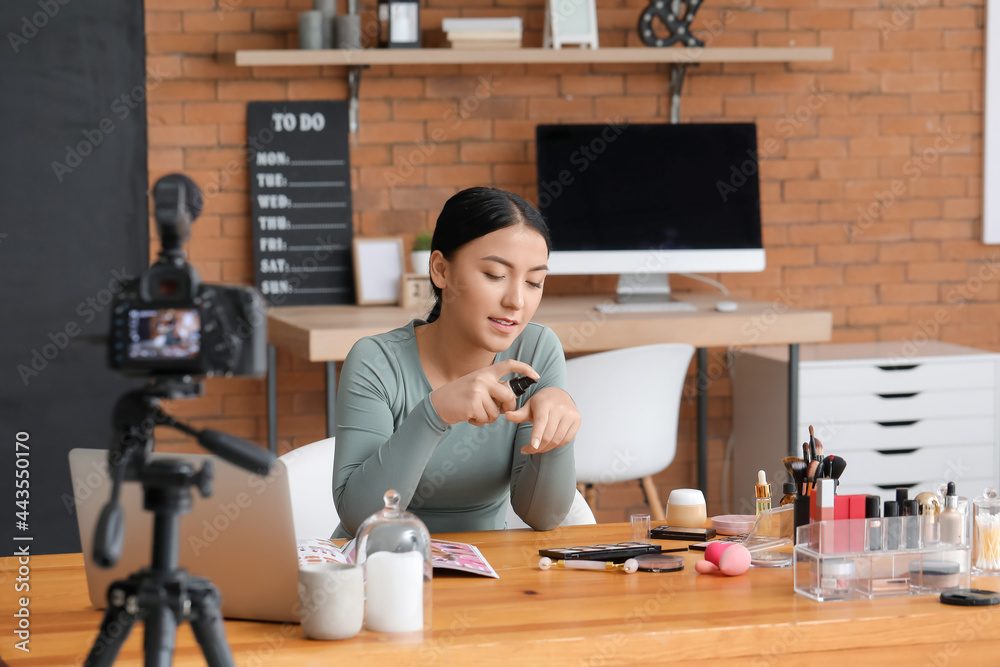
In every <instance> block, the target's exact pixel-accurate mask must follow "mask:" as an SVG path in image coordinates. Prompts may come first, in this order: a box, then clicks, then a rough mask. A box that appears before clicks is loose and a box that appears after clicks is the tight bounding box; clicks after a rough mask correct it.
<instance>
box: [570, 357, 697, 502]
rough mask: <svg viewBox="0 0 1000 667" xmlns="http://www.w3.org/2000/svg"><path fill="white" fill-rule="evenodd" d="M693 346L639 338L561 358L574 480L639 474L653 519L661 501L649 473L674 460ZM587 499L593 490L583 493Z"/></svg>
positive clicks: (589, 484) (583, 481) (603, 480)
mask: <svg viewBox="0 0 1000 667" xmlns="http://www.w3.org/2000/svg"><path fill="white" fill-rule="evenodd" d="M693 355H694V347H692V346H691V345H684V344H680V343H664V344H660V345H643V346H640V347H630V348H625V349H622V350H612V351H610V352H600V353H597V354H590V355H587V356H584V357H577V358H575V359H570V360H568V361H567V362H566V374H567V389H568V391H569V395H570V396H572V397H573V401H574V402H576V406H577V408H578V409H579V410H580V415H581V416H582V417H583V422H582V424H581V425H580V431H579V432H578V433H577V435H576V443H575V445H574V447H575V450H576V452H575V453H576V480H577V482H578V483H581V484H584V485H586V488H587V489H588V492H592V490H593V487H592V485H593V484H610V483H613V482H619V481H622V480H631V479H639V480H641V484H642V489H643V491H644V492H645V494H646V501H647V502H648V503H649V507H650V515H651V516H652V518H653V519H658V520H662V519H664V518H665V516H664V507H663V504H662V503H661V502H660V496H659V494H658V493H657V491H656V485H655V484H653V475H655V474H656V473H658V472H660V471H661V470H663V469H665V468H666V467H667V466H668V465H670V462H671V461H673V460H674V454H675V453H676V451H677V414H678V412H679V411H680V404H681V392H682V391H683V389H684V378H685V377H686V376H687V370H688V366H690V364H691V357H692V356H693ZM588 500H589V501H591V503H593V496H591V497H590V498H588Z"/></svg>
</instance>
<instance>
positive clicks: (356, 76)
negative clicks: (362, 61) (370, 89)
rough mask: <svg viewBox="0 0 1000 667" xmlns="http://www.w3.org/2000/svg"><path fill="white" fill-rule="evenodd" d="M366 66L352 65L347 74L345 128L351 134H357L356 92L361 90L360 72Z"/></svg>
mask: <svg viewBox="0 0 1000 667" xmlns="http://www.w3.org/2000/svg"><path fill="white" fill-rule="evenodd" d="M367 67H368V65H354V66H352V67H351V68H350V70H349V71H348V72H347V87H348V90H349V92H350V96H351V97H350V99H349V100H348V102H347V126H348V130H349V131H350V133H351V134H353V135H355V137H356V136H357V134H358V115H359V112H358V106H359V105H358V91H359V90H360V89H361V70H362V69H364V68H367Z"/></svg>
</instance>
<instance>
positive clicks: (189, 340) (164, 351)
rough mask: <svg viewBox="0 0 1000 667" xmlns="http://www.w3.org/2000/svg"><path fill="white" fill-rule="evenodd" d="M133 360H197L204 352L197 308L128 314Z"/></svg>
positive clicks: (143, 311) (130, 349)
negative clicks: (202, 350) (199, 353)
mask: <svg viewBox="0 0 1000 667" xmlns="http://www.w3.org/2000/svg"><path fill="white" fill-rule="evenodd" d="M128 334H129V345H128V357H129V359H193V358H195V357H197V356H198V352H199V351H200V350H201V316H200V315H199V314H198V311H197V310H195V309H194V308H163V309H159V310H129V311H128Z"/></svg>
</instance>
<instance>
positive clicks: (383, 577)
mask: <svg viewBox="0 0 1000 667" xmlns="http://www.w3.org/2000/svg"><path fill="white" fill-rule="evenodd" d="M365 598H366V607H365V625H366V627H367V628H368V629H369V630H374V631H376V632H412V631H414V630H421V629H423V627H424V557H423V554H421V553H420V552H419V551H408V552H406V553H392V552H389V551H376V552H375V553H373V554H371V555H370V556H368V558H367V559H366V560H365Z"/></svg>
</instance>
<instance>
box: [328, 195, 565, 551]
mask: <svg viewBox="0 0 1000 667" xmlns="http://www.w3.org/2000/svg"><path fill="white" fill-rule="evenodd" d="M549 250H550V242H549V237H548V229H547V227H546V225H545V221H544V220H543V219H542V216H541V214H540V213H539V212H538V211H537V210H536V209H535V208H534V207H532V206H531V205H530V204H528V203H527V202H525V201H524V200H523V199H521V198H520V197H518V196H517V195H514V194H511V193H509V192H504V191H502V190H496V189H492V188H470V189H468V190H463V191H462V192H459V193H458V194H456V195H455V196H453V197H452V198H451V199H449V200H448V201H447V203H445V205H444V209H443V210H442V211H441V215H440V216H439V217H438V220H437V225H436V227H435V229H434V236H433V239H432V241H431V259H430V277H431V281H432V282H433V288H434V295H435V305H434V308H433V310H432V311H431V313H430V315H429V316H428V318H427V321H426V322H423V321H421V320H414V321H412V322H410V323H409V324H407V325H406V326H404V327H401V328H399V329H396V330H394V331H390V332H388V333H384V334H379V335H377V336H370V337H368V338H363V339H362V340H360V341H358V342H357V343H356V344H355V345H354V347H353V348H352V349H351V351H350V353H349V354H348V355H347V359H346V360H345V361H344V367H343V370H342V372H341V379H340V384H341V391H340V392H339V395H338V397H337V448H336V455H335V460H334V474H333V498H334V502H335V503H336V506H337V512H338V513H339V514H340V519H341V525H340V526H339V527H338V529H337V531H336V532H335V533H334V537H348V536H350V535H353V534H355V533H356V531H357V529H358V526H359V525H360V524H361V522H362V521H364V519H365V518H367V517H368V516H369V515H370V514H372V513H373V512H375V511H377V510H379V509H381V508H382V507H383V502H382V496H383V494H384V493H385V492H386V490H388V489H390V488H392V489H396V490H397V491H398V492H399V493H400V496H401V502H400V506H401V507H406V508H407V509H409V511H411V512H414V513H415V514H417V515H418V516H419V517H420V518H421V519H422V520H423V521H424V523H426V524H427V527H428V529H430V531H431V532H449V531H467V530H494V529H501V528H504V527H505V515H506V506H507V498H508V497H510V500H511V504H512V505H513V507H514V510H515V511H516V512H517V514H518V516H520V517H521V518H522V519H523V520H524V522H525V523H527V524H528V525H529V526H532V527H533V528H535V529H536V530H549V529H551V528H554V527H555V526H557V525H558V524H559V523H560V522H561V521H562V520H563V518H564V517H565V516H566V513H567V512H568V511H569V507H570V505H571V504H572V501H573V497H574V492H575V480H576V470H575V465H574V461H573V447H572V440H573V438H574V437H575V436H576V432H577V429H578V428H579V425H580V413H579V412H578V411H577V409H576V406H575V405H574V404H573V401H572V399H571V398H570V396H569V394H567V393H566V391H565V390H564V388H563V387H565V384H566V363H565V357H564V356H563V351H562V346H561V344H560V343H559V339H558V338H557V337H556V335H555V334H554V333H553V332H552V331H551V330H550V329H548V328H546V327H543V326H541V325H538V324H532V323H531V322H530V320H531V318H532V316H533V315H534V314H535V310H536V309H537V308H538V303H539V301H540V300H541V298H542V286H543V283H544V281H545V275H546V271H547V267H546V265H545V264H546V261H547V260H548V254H549ZM518 375H526V376H529V377H531V378H534V379H537V380H538V382H537V383H536V384H534V385H533V386H532V387H530V388H529V389H528V391H527V392H526V393H525V394H524V395H523V396H521V397H519V398H518V397H515V396H514V393H513V391H512V390H511V389H510V387H509V386H507V384H505V383H504V382H503V381H504V380H506V379H510V378H511V377H516V376H518Z"/></svg>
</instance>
